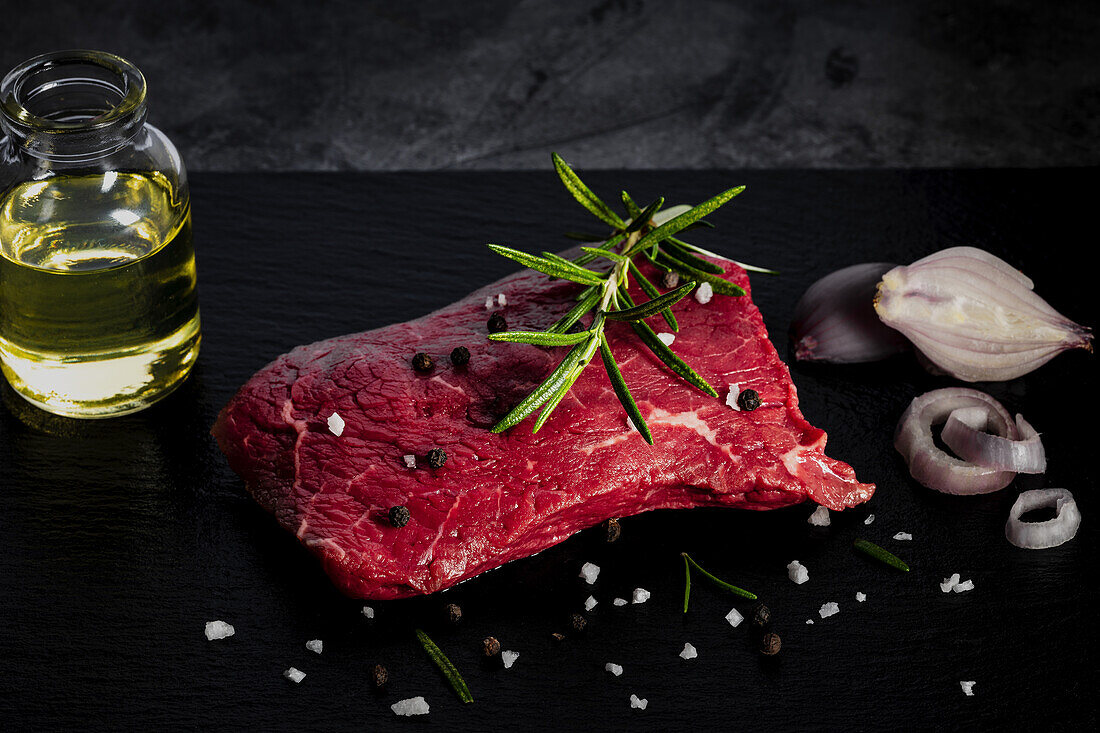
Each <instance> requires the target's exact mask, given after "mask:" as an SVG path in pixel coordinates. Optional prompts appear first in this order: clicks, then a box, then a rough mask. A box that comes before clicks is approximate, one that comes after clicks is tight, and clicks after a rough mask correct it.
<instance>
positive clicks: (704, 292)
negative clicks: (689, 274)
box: [695, 281, 714, 305]
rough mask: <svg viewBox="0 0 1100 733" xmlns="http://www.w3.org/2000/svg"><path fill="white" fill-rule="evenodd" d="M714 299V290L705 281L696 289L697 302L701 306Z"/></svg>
mask: <svg viewBox="0 0 1100 733" xmlns="http://www.w3.org/2000/svg"><path fill="white" fill-rule="evenodd" d="M713 297H714V288H712V287H711V286H710V283H708V282H705V281H704V282H703V283H702V284H700V285H699V287H698V288H696V289H695V300H696V301H698V303H699V305H706V304H707V303H709V302H710V299H711V298H713Z"/></svg>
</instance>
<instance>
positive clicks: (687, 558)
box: [680, 552, 756, 611]
mask: <svg viewBox="0 0 1100 733" xmlns="http://www.w3.org/2000/svg"><path fill="white" fill-rule="evenodd" d="M680 554H681V555H683V556H684V562H685V563H690V564H691V567H693V568H695V569H696V570H698V571H699V572H700V573H702V574H703V577H704V578H707V579H708V580H710V581H711V582H712V583H714V584H715V585H717V586H718V587H719V588H725V589H726V590H728V591H729V592H730V593H733V594H735V595H739V596H741V597H742V598H748V599H749V600H750V601H755V600H756V594H755V593H750V592H749V591H747V590H745V589H744V588H738V587H737V586H736V585H732V584H730V583H727V582H726V581H724V580H722V579H721V578H717V577H715V576H713V575H711V574H710V573H708V572H707V571H706V570H704V569H703V566H702V565H700V564H699V563H697V562H695V560H693V559H692V557H691V555H689V554H687V553H686V552H681V553H680ZM685 567H686V565H685ZM684 610H685V611H686V610H687V599H686V598H685V599H684Z"/></svg>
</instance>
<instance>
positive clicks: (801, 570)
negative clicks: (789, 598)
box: [787, 560, 810, 585]
mask: <svg viewBox="0 0 1100 733" xmlns="http://www.w3.org/2000/svg"><path fill="white" fill-rule="evenodd" d="M787 577H788V578H790V579H791V580H792V581H793V582H794V583H796V584H797V585H802V584H803V583H805V582H806V581H807V580H809V579H810V571H809V570H807V569H806V566H805V565H803V564H802V563H800V562H799V561H798V560H792V561H791V562H789V563H787Z"/></svg>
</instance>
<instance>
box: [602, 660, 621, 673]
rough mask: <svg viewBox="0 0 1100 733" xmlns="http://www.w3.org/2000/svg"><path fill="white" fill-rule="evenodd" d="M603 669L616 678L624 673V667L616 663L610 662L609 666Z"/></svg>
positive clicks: (606, 665)
mask: <svg viewBox="0 0 1100 733" xmlns="http://www.w3.org/2000/svg"><path fill="white" fill-rule="evenodd" d="M603 668H604V669H605V670H606V671H608V672H610V673H611V674H613V675H615V676H616V677H618V676H619V675H621V674H622V673H623V667H622V665H621V664H615V663H614V662H608V663H607V664H605V665H604V666H603Z"/></svg>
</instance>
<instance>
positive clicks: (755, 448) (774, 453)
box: [214, 262, 874, 599]
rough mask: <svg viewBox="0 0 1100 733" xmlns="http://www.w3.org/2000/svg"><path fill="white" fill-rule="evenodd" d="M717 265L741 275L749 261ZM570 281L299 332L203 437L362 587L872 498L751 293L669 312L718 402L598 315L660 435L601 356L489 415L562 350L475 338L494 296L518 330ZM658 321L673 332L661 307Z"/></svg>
mask: <svg viewBox="0 0 1100 733" xmlns="http://www.w3.org/2000/svg"><path fill="white" fill-rule="evenodd" d="M722 264H723V265H724V266H725V267H726V268H727V274H726V276H725V277H726V278H727V279H729V280H730V281H732V282H735V283H737V284H738V285H740V286H741V287H743V288H744V289H745V291H746V292H748V291H749V281H748V277H747V276H746V274H745V272H744V270H742V269H741V268H740V267H738V266H736V265H734V264H733V263H730V262H722ZM647 275H651V276H654V273H652V272H647ZM579 287H580V286H577V285H574V284H572V283H568V282H564V281H560V280H558V281H551V280H549V279H548V278H547V277H546V276H544V275H541V274H538V273H534V272H532V271H530V270H524V271H523V272H520V273H517V274H515V275H513V276H511V277H507V278H504V279H503V280H500V281H499V282H496V283H494V284H492V285H489V286H487V287H484V288H482V289H481V290H478V291H475V292H474V293H472V294H470V295H469V296H467V297H466V298H464V299H463V300H461V301H459V302H457V303H454V304H453V305H450V306H448V307H446V308H443V309H442V310H438V311H436V312H435V313H432V314H430V315H427V316H424V317H423V318H419V319H417V320H415V321H409V322H407V323H398V324H396V325H393V326H387V327H386V328H380V329H377V330H374V331H367V332H365V333H358V334H352V335H349V336H343V337H340V338H335V339H330V340H328V341H321V342H318V343H315V344H311V345H309V346H300V347H298V348H297V349H294V350H293V351H291V352H290V353H289V354H285V355H283V356H281V357H279V358H278V359H276V360H275V361H274V362H272V363H271V364H269V365H268V366H267V367H265V368H264V369H263V370H261V371H260V372H259V373H257V374H256V375H255V376H254V377H253V378H252V379H251V380H250V381H249V382H248V383H247V384H245V385H244V387H242V388H241V390H240V391H239V392H238V393H237V395H236V396H235V397H234V398H233V399H232V400H231V401H230V403H229V404H228V405H227V406H226V407H225V408H224V409H223V410H222V413H221V415H220V416H219V418H218V421H217V424H216V425H215V426H214V435H215V436H216V437H217V440H218V443H219V445H220V446H221V449H222V451H224V453H225V455H226V457H227V458H228V459H229V464H230V466H232V467H233V469H234V470H235V471H236V472H237V473H239V474H240V475H241V476H242V477H243V478H244V480H245V482H246V484H247V486H248V489H249V491H251V493H252V495H253V496H254V497H255V498H256V500H257V501H258V502H259V503H260V504H261V505H263V506H264V507H266V508H267V509H268V510H270V511H271V512H273V513H274V514H275V516H276V518H277V519H278V521H279V523H280V524H282V525H283V526H284V527H285V528H287V529H288V530H290V531H291V532H294V533H295V534H296V535H297V536H298V538H299V539H300V540H301V541H302V542H303V543H304V544H305V545H306V546H307V547H309V548H310V549H311V550H312V551H313V552H314V553H315V554H316V555H317V556H318V557H320V559H321V562H322V563H323V565H324V568H325V570H326V571H327V572H328V574H329V576H330V577H331V578H332V580H333V582H334V583H335V584H336V585H337V586H338V587H339V588H340V589H341V590H342V591H344V592H345V593H347V594H348V595H350V596H354V597H360V598H377V599H384V598H401V597H405V596H412V595H417V594H423V593H431V592H433V591H438V590H440V589H443V588H447V587H449V586H452V585H454V584H455V583H458V582H459V581H461V580H464V579H466V578H469V577H471V576H474V575H477V574H478V573H481V572H483V571H485V570H489V569H490V568H494V567H497V566H499V565H501V564H503V563H506V562H508V561H509V560H515V559H517V558H521V557H527V556H528V555H531V554H534V553H535V552H538V551H539V550H542V549H544V548H546V547H549V546H551V545H554V544H556V543H558V542H561V541H562V540H564V539H566V538H567V537H569V536H570V535H572V534H573V533H575V532H577V531H579V530H582V529H584V528H586V527H590V526H592V525H594V524H597V523H599V522H601V521H603V520H605V519H607V518H609V517H623V516H628V515H631V514H637V513H639V512H644V511H648V510H650V509H662V508H670V507H672V508H679V507H694V506H704V505H721V506H730V507H741V508H745V509H772V508H776V507H782V506H788V505H791V504H797V503H799V502H801V501H804V500H806V499H813V500H814V501H816V502H817V503H819V504H822V505H824V506H827V507H829V508H830V509H843V508H844V507H848V506H852V505H854V504H858V503H860V502H863V501H866V500H867V499H868V498H870V496H871V494H872V492H873V491H874V486H873V485H870V484H862V483H858V482H857V481H856V479H855V475H854V472H853V471H852V469H851V467H849V466H848V465H846V464H844V463H841V462H839V461H835V460H833V459H831V458H828V457H826V456H825V454H824V453H823V452H822V451H823V448H824V447H825V438H826V436H825V433H824V432H823V431H821V430H819V429H817V428H815V427H813V426H812V425H810V424H809V423H808V422H806V420H805V418H803V417H802V414H801V413H800V412H799V410H798V397H797V394H796V392H795V387H794V385H793V384H792V383H791V379H790V374H789V372H788V371H787V367H786V366H785V365H784V364H783V363H782V362H781V361H780V360H779V357H778V355H777V354H776V353H775V349H774V348H773V347H772V345H771V342H770V341H769V340H768V335H767V332H766V331H765V329H764V322H763V320H762V319H761V317H760V312H759V311H758V310H757V309H756V306H754V305H753V303H752V301H751V299H750V297H749V295H747V294H746V295H745V296H743V297H727V296H720V295H715V296H714V297H713V299H712V300H711V301H710V303H708V304H706V305H701V304H699V303H698V302H697V301H696V299H695V298H692V297H688V298H685V299H684V300H682V301H680V302H679V303H677V304H676V306H675V307H674V309H673V310H674V312H675V314H676V317H677V319H678V320H679V323H680V332H679V333H678V334H677V335H676V340H675V342H674V344H673V350H674V351H676V352H677V353H679V354H680V355H681V356H682V357H683V358H684V360H685V361H687V362H688V363H689V364H690V365H692V366H693V367H694V368H695V369H696V371H698V372H699V373H700V374H701V375H702V376H703V378H704V379H706V380H707V381H709V382H710V383H711V384H712V385H714V387H715V388H716V389H717V390H718V391H719V393H720V397H719V398H718V399H715V398H712V397H708V396H707V395H705V394H703V393H701V392H699V391H697V390H695V389H694V388H692V387H690V386H688V385H687V384H686V383H685V382H683V381H682V380H680V379H679V378H678V377H676V376H675V375H673V374H672V373H671V372H670V371H669V370H668V369H667V368H666V367H665V366H664V365H663V364H661V362H660V361H658V360H657V358H656V357H654V356H653V355H652V354H651V353H650V352H649V351H648V350H647V349H646V348H645V346H644V345H642V343H641V342H640V340H639V339H638V338H637V336H635V334H634V332H633V331H632V330H631V329H630V327H629V326H628V325H627V324H624V323H617V322H609V323H608V326H607V336H608V341H609V342H610V345H611V349H612V351H613V352H614V354H615V356H616V358H617V359H618V361H619V365H620V367H621V369H622V373H623V376H624V377H625V378H626V381H627V384H629V385H630V388H631V391H632V392H633V394H634V397H635V399H636V400H637V401H638V406H639V408H640V409H641V411H642V414H643V415H645V416H646V419H647V421H648V423H649V426H650V429H651V430H652V433H653V438H654V441H655V444H654V445H653V446H649V445H647V444H646V443H645V441H644V440H643V439H642V437H641V435H640V434H639V433H638V432H637V431H635V430H634V429H633V428H632V427H631V426H629V425H628V423H627V421H626V415H625V413H624V411H623V409H622V407H621V405H620V404H619V402H618V400H617V398H616V397H615V394H614V392H613V391H612V388H611V384H610V382H609V380H608V378H607V374H606V372H605V371H604V369H603V366H602V364H600V362H599V359H597V360H596V361H595V362H594V363H593V364H592V365H591V366H589V367H588V368H587V369H586V370H585V371H584V373H583V375H582V376H581V377H580V379H579V380H578V381H577V383H576V384H575V385H574V386H573V389H572V391H571V392H570V394H569V395H567V396H566V398H565V399H564V400H563V401H562V403H561V405H560V406H559V407H558V410H557V412H555V413H554V415H553V417H551V418H550V420H549V421H548V422H547V423H546V425H544V426H543V428H542V430H540V431H539V433H538V434H537V435H535V434H532V432H531V425H532V423H533V418H530V419H528V420H527V421H525V422H523V423H520V424H519V425H518V426H516V427H514V428H512V429H511V430H509V431H507V432H505V433H503V434H499V435H498V434H494V433H492V432H490V430H489V428H490V427H491V426H492V425H493V424H494V423H495V422H496V421H497V420H498V419H499V418H500V417H502V416H503V415H504V414H505V413H507V412H508V410H509V409H511V407H512V406H513V405H514V404H516V403H517V402H518V401H519V400H521V399H522V398H523V397H524V396H526V394H527V393H528V392H529V391H530V390H531V389H532V388H534V387H535V386H536V385H537V384H538V383H539V382H541V381H542V380H543V378H544V377H545V376H546V375H547V374H548V373H549V372H550V371H551V370H552V369H553V368H554V366H555V365H556V364H557V363H558V362H559V361H560V360H561V358H562V357H563V356H564V354H565V352H566V349H565V348H564V347H563V348H555V349H546V348H541V347H536V346H529V345H522V344H510V343H497V342H490V341H488V340H486V334H487V325H486V322H487V319H488V317H489V315H490V313H489V311H488V310H487V309H486V298H488V297H489V296H492V297H493V299H494V300H493V302H494V306H495V304H496V302H497V301H496V296H497V295H498V294H499V293H503V294H504V295H505V296H506V300H507V305H506V306H505V307H504V308H502V309H499V310H501V312H502V313H503V315H504V316H505V317H506V319H507V322H508V326H509V328H510V329H513V330H517V329H522V330H526V329H531V330H535V329H538V330H542V329H545V328H546V327H548V326H549V325H550V324H551V323H553V322H554V321H555V320H557V318H558V317H559V316H560V315H561V314H562V313H564V312H565V311H566V310H567V309H568V308H569V307H570V306H571V305H573V303H574V302H575V301H574V296H575V295H576V293H577V292H578V288H579ZM632 290H633V288H632ZM632 295H634V297H635V300H637V301H639V302H640V301H642V300H645V297H644V295H642V294H641V293H640V292H632ZM650 323H651V324H652V325H653V326H654V328H655V330H657V331H658V332H660V331H662V330H665V329H663V328H662V326H664V322H663V320H662V319H661V317H660V316H656V317H654V318H652V319H650ZM457 346H465V347H466V348H468V349H469V351H470V355H471V356H470V361H469V364H468V365H465V366H454V365H453V364H452V363H451V361H450V359H449V358H448V355H449V354H450V353H451V350H452V349H454V348H455V347H457ZM417 352H425V353H427V354H430V355H431V356H432V357H433V358H434V360H435V366H434V368H433V370H432V371H431V372H429V373H426V374H422V373H418V372H416V371H414V369H413V368H412V365H411V361H412V357H413V355H414V354H415V353H417ZM730 385H738V386H739V387H740V388H741V389H750V388H751V389H754V390H756V391H757V392H758V393H759V394H760V399H761V406H760V407H759V408H757V409H756V410H754V411H751V412H747V411H738V410H734V409H732V408H730V407H729V406H727V405H726V403H725V397H726V394H727V392H728V390H729V386H730ZM333 413H338V414H339V416H340V419H342V420H343V421H344V427H343V430H342V432H341V433H340V435H336V434H334V432H340V431H339V430H338V429H337V430H336V431H333V430H330V428H329V418H330V416H332V414H333ZM334 422H338V420H334ZM432 448H440V449H442V450H443V451H445V452H446V455H447V460H446V464H445V465H443V466H442V467H440V468H431V467H430V466H429V465H428V462H427V460H426V458H425V456H426V454H427V453H428V451H429V450H430V449H432ZM407 455H412V456H416V466H415V467H414V468H410V467H408V466H407V465H406V462H405V460H404V459H403V456H407ZM395 506H404V507H407V508H408V510H409V513H410V519H409V521H408V523H407V524H406V525H405V526H402V527H397V526H394V523H392V522H391V521H390V519H389V511H390V509H391V508H392V507H395Z"/></svg>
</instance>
